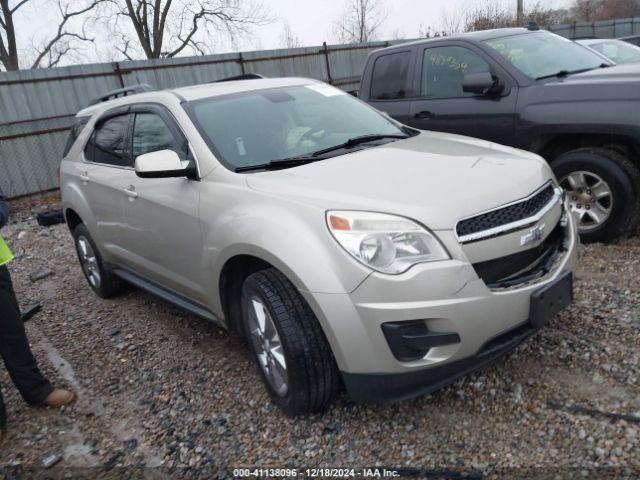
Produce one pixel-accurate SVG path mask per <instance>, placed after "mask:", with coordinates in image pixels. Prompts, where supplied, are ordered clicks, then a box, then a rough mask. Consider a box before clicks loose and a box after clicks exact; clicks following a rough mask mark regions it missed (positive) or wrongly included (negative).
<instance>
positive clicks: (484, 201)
mask: <svg viewBox="0 0 640 480" xmlns="http://www.w3.org/2000/svg"><path fill="white" fill-rule="evenodd" d="M550 178H553V175H552V173H551V170H550V169H549V167H548V166H547V164H546V163H545V162H544V160H542V159H541V158H540V157H538V156H537V155H534V154H531V153H528V152H524V151H521V150H516V149H513V148H509V147H504V146H502V145H497V144H494V143H490V142H485V141H482V140H476V139H473V138H469V137H463V136H459V135H452V134H446V133H436V132H422V133H421V134H420V135H416V136H415V137H412V138H409V139H406V140H398V141H395V142H391V143H388V144H386V145H382V146H378V147H371V148H365V149H364V150H360V151H357V152H353V153H349V154H345V155H341V156H338V157H334V158H330V159H327V160H321V161H318V162H315V163H311V164H307V165H303V166H300V167H294V168H289V169H285V170H277V171H272V172H262V173H254V174H247V184H248V186H249V187H250V188H252V189H254V190H256V191H260V192H264V193H268V194H273V195H278V196H281V197H288V198H290V199H291V200H297V201H302V202H306V203H311V204H313V205H316V206H318V207H320V208H323V209H326V210H330V209H336V210H348V209H353V210H370V211H378V212H385V213H391V214H396V215H403V216H407V217H410V218H413V219H415V220H418V221H420V222H422V223H424V224H425V225H426V226H428V227H429V228H431V229H434V230H449V229H452V228H453V227H454V225H455V223H456V221H457V220H459V219H460V218H462V217H466V216H468V215H472V214H474V213H478V212H481V211H484V210H487V209H489V208H493V207H497V206H500V205H503V204H506V203H509V202H512V201H514V200H518V199H520V198H523V197H525V196H527V195H529V194H530V193H531V192H533V191H534V190H536V189H537V188H539V187H540V186H541V185H542V184H544V183H545V182H546V181H548V180H549V179H550Z"/></svg>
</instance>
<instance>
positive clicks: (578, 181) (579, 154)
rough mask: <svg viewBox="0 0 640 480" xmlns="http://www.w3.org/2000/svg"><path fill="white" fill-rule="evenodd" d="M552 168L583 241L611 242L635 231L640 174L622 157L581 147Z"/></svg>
mask: <svg viewBox="0 0 640 480" xmlns="http://www.w3.org/2000/svg"><path fill="white" fill-rule="evenodd" d="M551 166H552V168H553V170H554V172H555V174H556V177H557V178H558V181H559V182H560V185H561V186H562V187H563V188H564V189H565V190H566V191H567V195H568V200H569V204H570V206H571V211H572V213H573V214H574V216H575V218H576V221H577V224H578V230H579V232H580V238H581V240H582V241H583V242H585V243H589V242H611V241H613V240H616V239H618V238H621V237H624V236H627V235H629V234H630V233H633V232H634V231H635V229H636V228H637V226H638V219H639V213H640V207H639V202H640V195H639V194H638V189H639V188H640V173H639V172H638V169H637V168H636V166H635V165H634V164H633V163H631V162H630V161H629V160H628V159H627V158H626V157H625V156H624V155H623V154H621V153H619V152H616V151H613V150H608V149H604V148H580V149H576V150H571V151H569V152H566V153H564V154H562V155H560V156H559V157H558V158H557V159H556V160H555V161H554V162H553V163H552V165H551Z"/></svg>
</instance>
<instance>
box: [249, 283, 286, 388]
mask: <svg viewBox="0 0 640 480" xmlns="http://www.w3.org/2000/svg"><path fill="white" fill-rule="evenodd" d="M247 307H248V308H247V310H248V313H249V335H250V337H251V342H252V343H253V347H254V349H255V352H256V356H257V358H258V364H259V365H260V368H261V369H262V371H263V372H264V375H265V377H266V378H267V381H268V382H269V384H270V386H271V388H272V389H273V391H274V392H276V393H277V394H278V395H279V396H281V397H284V396H285V395H286V394H287V392H288V390H289V382H288V375H287V361H286V359H285V356H284V351H283V349H282V342H281V341H280V335H279V334H278V330H277V329H276V325H275V323H274V321H273V318H272V317H271V314H270V313H269V310H268V309H267V307H266V305H265V304H264V302H263V301H262V300H261V299H260V298H258V297H257V296H253V297H251V299H250V300H249V305H247Z"/></svg>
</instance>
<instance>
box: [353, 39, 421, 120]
mask: <svg viewBox="0 0 640 480" xmlns="http://www.w3.org/2000/svg"><path fill="white" fill-rule="evenodd" d="M412 57H413V52H412V49H406V50H398V51H393V52H391V53H386V54H384V55H380V56H379V57H377V58H375V59H374V60H373V67H372V70H371V76H370V77H369V78H370V82H369V83H368V84H365V85H363V87H364V88H366V89H368V90H369V91H368V92H364V95H363V97H364V98H367V99H368V100H367V103H369V104H370V105H372V106H373V107H375V108H377V109H378V110H380V111H381V112H384V113H386V114H388V115H389V116H391V117H393V118H395V119H396V120H398V121H400V122H402V123H407V121H408V120H409V109H410V107H411V100H410V98H411V84H412V81H411V78H410V77H411V75H410V72H411V71H412V70H413V69H412V67H413V58H412Z"/></svg>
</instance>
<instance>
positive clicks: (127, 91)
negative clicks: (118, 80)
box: [89, 83, 155, 105]
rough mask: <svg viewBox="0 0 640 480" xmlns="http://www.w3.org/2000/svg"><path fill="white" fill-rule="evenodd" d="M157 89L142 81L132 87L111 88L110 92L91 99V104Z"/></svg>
mask: <svg viewBox="0 0 640 480" xmlns="http://www.w3.org/2000/svg"><path fill="white" fill-rule="evenodd" d="M153 90H155V89H154V88H153V87H152V86H151V85H149V84H148V83H141V84H140V85H132V86H130V87H124V88H118V89H117V90H111V91H110V92H107V93H105V94H104V95H100V96H99V97H97V98H94V99H93V100H91V102H90V103H89V105H95V104H96V103H102V102H107V101H109V100H113V99H114V98H120V97H126V96H128V95H135V94H136V93H143V92H152V91H153Z"/></svg>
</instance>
